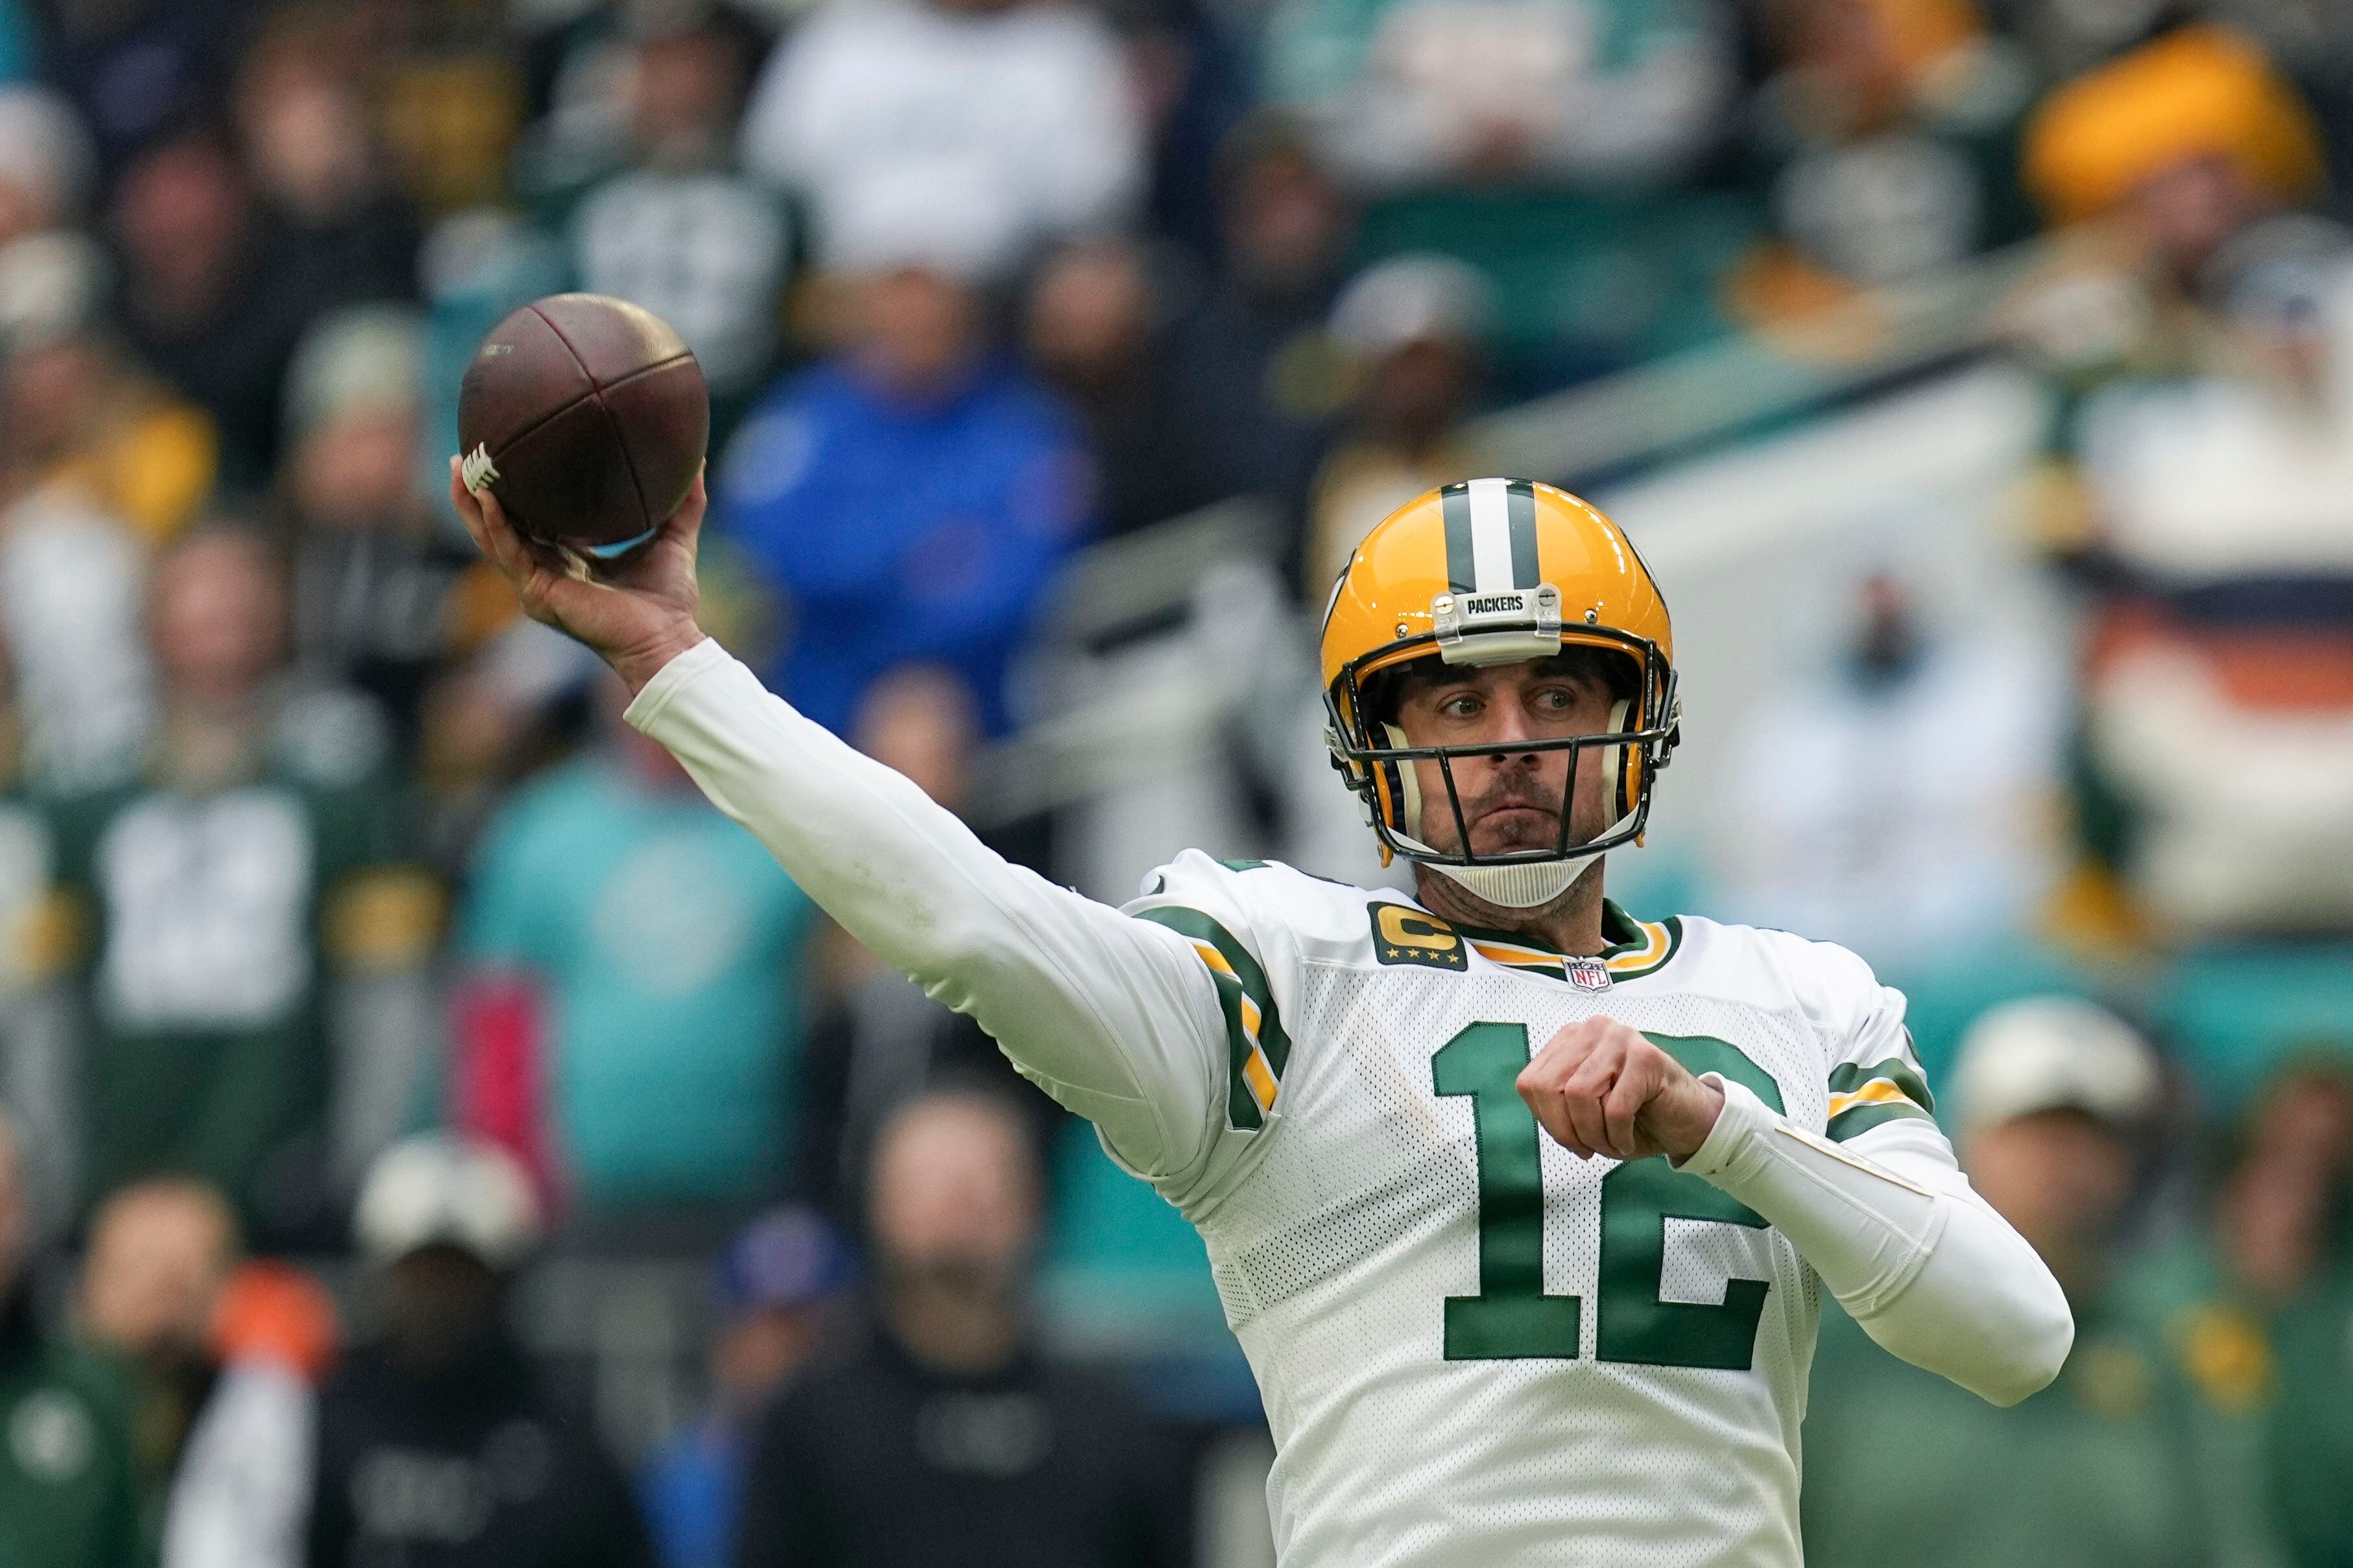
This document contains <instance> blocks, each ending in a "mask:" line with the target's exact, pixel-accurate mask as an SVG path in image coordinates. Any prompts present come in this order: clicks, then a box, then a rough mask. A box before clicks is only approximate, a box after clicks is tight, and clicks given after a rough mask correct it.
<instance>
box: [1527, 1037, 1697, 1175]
mask: <svg viewBox="0 0 2353 1568" xmlns="http://www.w3.org/2000/svg"><path fill="white" fill-rule="evenodd" d="M1517 1087H1518V1089H1519V1091H1520V1098H1521V1099H1522V1100H1525V1101H1527V1105H1528V1109H1529V1110H1533V1111H1535V1113H1536V1121H1537V1122H1538V1123H1539V1124H1541V1125H1542V1126H1543V1128H1544V1130H1545V1131H1547V1132H1549V1133H1551V1134H1552V1135H1553V1137H1554V1139H1555V1140H1556V1142H1559V1144H1560V1145H1561V1147H1562V1148H1564V1149H1567V1151H1568V1152H1570V1153H1572V1154H1575V1155H1576V1156H1577V1158H1579V1159H1587V1158H1589V1157H1591V1156H1592V1155H1595V1154H1607V1155H1609V1157H1610V1158H1611V1159H1614V1160H1641V1159H1647V1158H1649V1157H1650V1156H1651V1155H1652V1154H1664V1155H1667V1156H1668V1157H1670V1158H1672V1159H1676V1160H1687V1159H1689V1158H1690V1157H1691V1156H1692V1155H1693V1154H1694V1152H1697V1151H1698V1149H1699V1146H1700V1145H1701V1144H1702V1143H1704V1142H1707V1135H1708V1133H1709V1132H1710V1131H1713V1130H1714V1129H1715V1118H1716V1113H1717V1112H1718V1111H1721V1110H1723V1109H1724V1090H1723V1089H1719V1088H1717V1087H1716V1086H1715V1084H1712V1083H1703V1082H1701V1081H1700V1080H1699V1079H1696V1078H1694V1077H1693V1076H1692V1072H1691V1069H1690V1068H1686V1067H1684V1066H1683V1063H1681V1062H1679V1061H1677V1060H1675V1058H1672V1057H1671V1056H1669V1055H1668V1054H1667V1053H1666V1052H1665V1051H1662V1050H1661V1049H1660V1048H1659V1047H1657V1046H1654V1045H1652V1044H1651V1042H1650V1041H1649V1040H1647V1039H1645V1038H1643V1037H1642V1035H1641V1031H1640V1030H1637V1029H1635V1028H1632V1027H1630V1026H1628V1025H1625V1024H1621V1023H1620V1022H1619V1021H1618V1020H1617V1019H1615V1018H1598V1017H1597V1018H1584V1019H1580V1020H1578V1021H1577V1023H1574V1024H1571V1025H1569V1026H1567V1027H1566V1028H1564V1029H1562V1030H1561V1031H1560V1033H1558V1034H1556V1035H1555V1036H1554V1037H1552V1038H1551V1039H1549V1040H1547V1041H1546V1042H1545V1046H1544V1048H1543V1049H1542V1050H1540V1051H1538V1052H1536V1054H1535V1056H1534V1057H1533V1058H1530V1059H1529V1062H1528V1065H1527V1066H1526V1067H1525V1068H1521V1069H1520V1076H1519V1081H1518V1085H1517Z"/></svg>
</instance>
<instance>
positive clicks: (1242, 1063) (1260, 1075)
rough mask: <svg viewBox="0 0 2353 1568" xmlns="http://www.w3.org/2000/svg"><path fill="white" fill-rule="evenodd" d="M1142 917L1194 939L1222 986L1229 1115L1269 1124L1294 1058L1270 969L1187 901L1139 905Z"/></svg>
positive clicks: (1232, 1119) (1234, 1120)
mask: <svg viewBox="0 0 2353 1568" xmlns="http://www.w3.org/2000/svg"><path fill="white" fill-rule="evenodd" d="M1135 918H1136V919H1138V920H1145V921H1153V922H1154V923H1155V924H1157V925H1164V926H1166V927H1167V928H1168V929H1169V930H1170V931H1175V932H1176V933H1177V934H1178V935H1179V936H1182V937H1184V938H1185V939H1186V940H1187V942H1191V943H1192V944H1193V951H1194V952H1195V953H1197V954H1198V955H1199V957H1200V960H1201V962H1202V963H1204V964H1205V965H1207V966H1208V971H1209V978H1210V980H1211V981H1213V982H1214V983H1215V984H1216V985H1217V988H1218V1006H1219V1010H1220V1011H1221V1012H1223V1013H1224V1015H1225V1019H1226V1047H1227V1051H1228V1055H1229V1068H1230V1070H1229V1074H1228V1079H1229V1087H1228V1090H1227V1096H1226V1120H1227V1121H1228V1122H1229V1124H1230V1125H1232V1126H1234V1127H1236V1128H1239V1129H1241V1130H1243V1131H1249V1130H1250V1129H1253V1128H1258V1127H1263V1126H1264V1125H1266V1119H1267V1118H1268V1117H1269V1116H1270V1115H1271V1114H1273V1111H1274V1101H1275V1097H1276V1095H1277V1094H1278V1093H1279V1092H1280V1091H1281V1089H1282V1069H1283V1068H1285V1067H1287V1066H1289V1065H1290V1061H1291V1037H1290V1036H1289V1035H1287V1034H1285V1033H1284V1032H1283V1028H1282V1013H1281V1012H1280V1010H1278V1009H1277V1008H1276V1006H1275V1005H1274V988H1273V987H1272V986H1271V985H1270V984H1267V978H1266V971H1265V969H1264V968H1262V967H1261V965H1260V963H1259V962H1258V960H1257V959H1256V958H1254V957H1252V956H1251V954H1250V949H1249V948H1247V947H1244V946H1243V945H1242V944H1241V942H1239V941H1237V940H1236V939H1235V937H1234V934H1233V932H1231V931H1228V930H1227V929H1226V928H1225V927H1224V926H1222V925H1220V924H1219V923H1218V921H1216V920H1214V919H1212V918H1211V917H1209V916H1208V915H1206V914H1204V913H1202V912H1201V911H1200V910H1196V909H1189V908H1187V907H1186V906H1185V905H1183V904H1162V905H1160V906H1159V907H1157V908H1155V909H1148V910H1136V911H1135Z"/></svg>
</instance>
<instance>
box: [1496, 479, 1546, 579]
mask: <svg viewBox="0 0 2353 1568" xmlns="http://www.w3.org/2000/svg"><path fill="white" fill-rule="evenodd" d="M1504 506H1505V508H1506V513H1505V516H1506V523H1507V526H1509V527H1510V529H1511V531H1512V586H1513V587H1514V588H1533V587H1535V586H1536V585H1537V584H1538V582H1539V581H1540V579H1539V578H1538V576H1537V574H1536V488H1535V486H1534V485H1532V484H1530V483H1528V481H1527V480H1525V479H1514V480H1513V481H1512V482H1511V483H1510V484H1508V485H1506V486H1504Z"/></svg>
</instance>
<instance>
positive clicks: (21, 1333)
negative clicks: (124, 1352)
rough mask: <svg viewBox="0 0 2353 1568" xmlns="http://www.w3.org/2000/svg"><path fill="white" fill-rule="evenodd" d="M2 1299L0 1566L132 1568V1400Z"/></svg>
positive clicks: (21, 1300)
mask: <svg viewBox="0 0 2353 1568" xmlns="http://www.w3.org/2000/svg"><path fill="white" fill-rule="evenodd" d="M27 1295H28V1292H26V1291H25V1290H23V1289H18V1290H16V1292H14V1294H13V1295H12V1296H11V1297H9V1298H8V1299H6V1300H5V1301H0V1568H129V1565H130V1564H131V1563H133V1562H134V1561H135V1560H136V1558H137V1556H138V1554H139V1552H140V1538H139V1495H138V1485H137V1482H136V1480H135V1479H134V1478H133V1475H132V1461H131V1440H130V1415H129V1398H128V1394H127V1392H126V1390H125V1389H124V1388H123V1387H122V1386H121V1383H120V1380H119V1379H118V1378H117V1377H116V1375H115V1374H114V1373H113V1372H112V1370H111V1368H109V1367H107V1366H105V1365H104V1364H102V1363H100V1362H99V1361H97V1360H96V1359H94V1358H93V1357H90V1356H88V1355H85V1354H83V1353H82V1352H79V1351H75V1350H72V1349H69V1348H68V1347H67V1346H65V1345H62V1344H58V1343H54V1342H48V1341H46V1340H44V1339H43V1338H42V1336H41V1335H40V1333H39V1331H37V1329H36V1328H35V1327H34V1324H33V1319H32V1311H31V1309H30V1305H29V1303H28V1301H27V1299H26V1298H27Z"/></svg>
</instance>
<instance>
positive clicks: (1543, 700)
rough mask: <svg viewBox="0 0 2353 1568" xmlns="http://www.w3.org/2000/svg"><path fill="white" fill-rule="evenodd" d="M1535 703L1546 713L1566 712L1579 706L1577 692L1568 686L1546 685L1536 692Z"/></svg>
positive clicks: (1536, 706)
mask: <svg viewBox="0 0 2353 1568" xmlns="http://www.w3.org/2000/svg"><path fill="white" fill-rule="evenodd" d="M1533 705H1534V706H1535V708H1537V709H1539V710H1542V711H1544V712H1546V713H1566V712H1567V711H1568V710H1570V709H1572V708H1574V707H1576V706H1577V693H1576V692H1575V691H1572V690H1571V689H1568V688H1567V687H1566V686H1546V687H1544V688H1542V689H1539V690H1538V691H1537V692H1536V694H1535V698H1534V699H1533Z"/></svg>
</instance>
